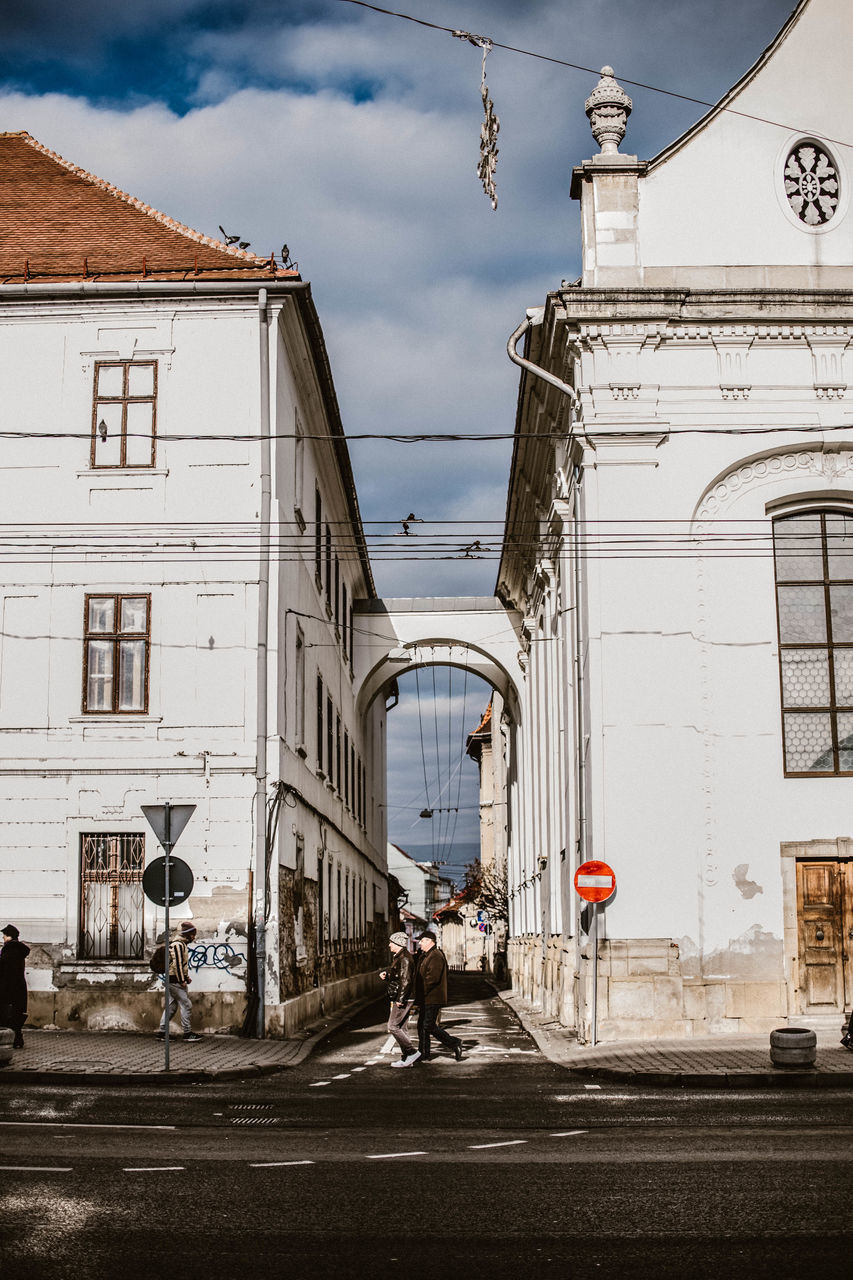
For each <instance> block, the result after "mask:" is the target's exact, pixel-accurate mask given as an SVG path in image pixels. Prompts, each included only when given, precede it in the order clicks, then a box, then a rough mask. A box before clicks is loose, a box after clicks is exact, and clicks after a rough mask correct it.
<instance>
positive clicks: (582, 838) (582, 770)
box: [506, 307, 595, 1043]
mask: <svg viewBox="0 0 853 1280" xmlns="http://www.w3.org/2000/svg"><path fill="white" fill-rule="evenodd" d="M544 315H545V311H544V308H542V307H536V308H533V309H531V310H529V311H528V312H527V314H526V316H525V318H524V319H523V320H522V322H521V324H520V325H519V326H518V328H517V329H515V330H514V332H513V333H512V335H511V336H510V338H509V341H508V342H507V346H506V350H507V355H508V356H509V358H510V360H511V361H512V362H513V364H517V365H518V366H519V368H520V369H525V370H526V371H527V372H528V373H529V374H531V375H532V376H533V377H534V378H540V379H541V380H542V381H543V382H547V383H548V384H549V385H550V386H552V387H556V388H557V390H558V391H561V392H562V393H563V395H566V396H568V397H569V403H570V404H571V406H572V408H573V409H576V410H578V409H579V408H580V397H579V396H578V393H577V392H576V391H575V389H574V387H572V386H570V385H569V384H568V383H567V382H563V380H562V379H561V378H558V377H557V376H556V374H553V373H550V372H549V371H548V370H547V369H542V368H540V367H539V365H538V364H534V363H533V361H532V360H526V359H525V358H524V357H523V356H520V355H519V354H518V352H517V351H516V347H517V346H518V343H519V341H520V339H521V338H523V337H524V336H525V335H526V334H527V333H528V332H529V330H530V329H532V328H534V327H535V326H536V325H539V324H541V323H542V321H543V318H544ZM575 349H576V348H575ZM569 434H570V435H571V431H570V433H569ZM574 493H575V525H574V534H573V538H572V544H573V559H574V596H575V626H574V632H575V759H576V762H577V793H576V799H575V810H576V815H577V840H576V848H577V853H578V859H579V862H585V861H586V846H587V814H586V714H585V687H584V668H583V650H582V642H583V626H582V618H581V591H582V576H581V564H580V551H581V546H580V534H579V532H578V522H579V518H580V507H581V497H582V490H581V479H580V475H579V474H578V470H577V468H576V469H575V476H574ZM576 952H577V959H576V966H575V967H576V968H577V969H578V970H579V969H580V931H579V930H577V931H576ZM575 1001H576V1008H575V1024H576V1025H577V1021H578V1017H577V1015H578V1009H577V992H576V994H575ZM594 1027H595V1016H594V1015H593V1028H594ZM594 1034H595V1031H594V1030H593V1035H594ZM593 1043H594V1041H593Z"/></svg>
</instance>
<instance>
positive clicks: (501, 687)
mask: <svg viewBox="0 0 853 1280" xmlns="http://www.w3.org/2000/svg"><path fill="white" fill-rule="evenodd" d="M358 615H359V629H360V631H361V633H362V644H361V645H360V649H361V660H360V663H359V666H360V670H359V671H358V672H357V683H358V691H357V695H356V706H357V710H358V713H359V714H360V715H363V714H364V713H365V712H366V710H367V708H368V707H369V706H370V704H371V702H372V701H373V700H374V698H376V697H377V696H378V694H379V693H380V692H381V691H382V690H383V689H387V687H388V686H389V685H390V684H391V682H392V681H393V680H394V679H396V678H397V677H399V676H401V675H405V674H406V672H408V671H414V670H415V669H416V668H419V667H428V666H451V667H458V668H460V669H461V670H468V671H471V672H472V673H473V674H474V675H478V676H481V677H482V678H483V679H484V680H485V681H487V683H488V684H490V685H491V686H492V688H493V689H496V690H497V691H498V693H500V694H501V696H502V698H503V701H504V705H505V706H506V708H507V710H508V712H509V714H510V716H511V717H512V718H513V719H516V718H517V716H518V712H519V707H520V697H519V688H518V685H519V683H520V681H521V678H522V675H523V666H522V661H521V656H522V651H523V648H524V644H523V640H522V634H521V622H522V619H521V614H520V613H518V612H517V611H516V610H513V609H508V608H506V606H505V605H504V604H502V603H501V601H500V600H498V599H497V598H496V597H493V596H485V597H462V598H458V599H457V598H452V599H445V598H436V599H423V600H418V599H412V600H390V599H389V600H373V601H369V602H364V603H363V604H362V605H361V606H360V607H359V609H358Z"/></svg>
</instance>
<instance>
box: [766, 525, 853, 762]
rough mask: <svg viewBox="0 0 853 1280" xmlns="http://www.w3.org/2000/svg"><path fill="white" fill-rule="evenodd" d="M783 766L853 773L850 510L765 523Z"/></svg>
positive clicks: (852, 530)
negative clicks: (769, 533) (772, 572)
mask: <svg viewBox="0 0 853 1280" xmlns="http://www.w3.org/2000/svg"><path fill="white" fill-rule="evenodd" d="M773 547H774V558H775V565H776V607H777V614H778V621H779V664H780V674H781V684H782V736H783V742H784V751H785V773H786V774H787V775H794V776H805V775H816V774H824V775H826V774H853V512H847V513H845V512H843V511H805V512H800V513H798V514H795V515H789V516H780V517H779V518H777V519H776V520H774V522H773Z"/></svg>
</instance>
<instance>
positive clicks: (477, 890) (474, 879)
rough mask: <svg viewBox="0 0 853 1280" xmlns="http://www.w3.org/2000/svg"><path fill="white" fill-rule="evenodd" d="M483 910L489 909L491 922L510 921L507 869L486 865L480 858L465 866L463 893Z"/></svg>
mask: <svg viewBox="0 0 853 1280" xmlns="http://www.w3.org/2000/svg"><path fill="white" fill-rule="evenodd" d="M461 896H463V897H464V898H465V899H466V901H468V902H473V903H474V905H475V906H477V907H479V908H480V909H481V910H482V911H488V913H489V917H490V919H491V922H492V923H493V924H494V923H495V922H496V921H498V920H503V921H504V922H505V923H506V924H508V923H509V892H508V887H507V875H506V869H505V868H503V867H498V866H495V865H494V864H490V865H489V866H487V867H484V866H483V864H482V862H481V861H480V859H479V858H477V859H476V861H474V862H469V863H468V866H467V867H466V868H465V884H464V888H463V890H462V895H461Z"/></svg>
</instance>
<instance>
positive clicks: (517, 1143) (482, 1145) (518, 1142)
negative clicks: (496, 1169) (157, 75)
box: [468, 1138, 527, 1151]
mask: <svg viewBox="0 0 853 1280" xmlns="http://www.w3.org/2000/svg"><path fill="white" fill-rule="evenodd" d="M525 1146H527V1139H526V1138H513V1139H512V1141H511V1142H477V1143H475V1144H474V1146H473V1147H469V1148H468V1150H469V1151H489V1150H490V1149H491V1148H492V1147H525Z"/></svg>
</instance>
